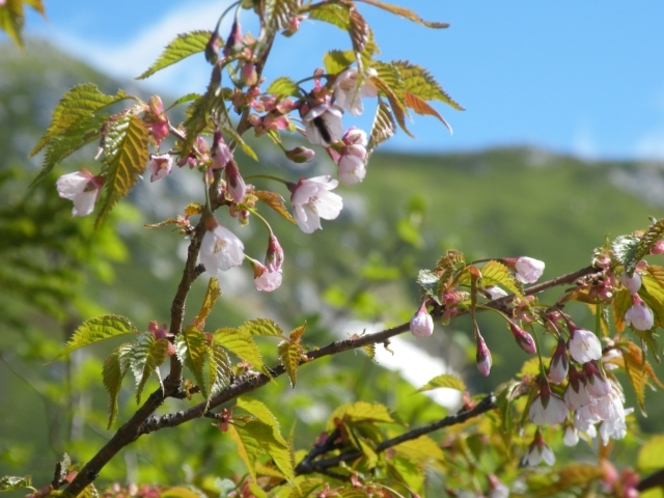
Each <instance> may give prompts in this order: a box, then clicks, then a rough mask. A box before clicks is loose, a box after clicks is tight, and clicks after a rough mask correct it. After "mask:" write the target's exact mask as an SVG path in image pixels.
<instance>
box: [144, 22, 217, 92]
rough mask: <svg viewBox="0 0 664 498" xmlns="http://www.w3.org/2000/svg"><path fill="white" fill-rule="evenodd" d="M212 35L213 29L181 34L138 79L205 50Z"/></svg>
mask: <svg viewBox="0 0 664 498" xmlns="http://www.w3.org/2000/svg"><path fill="white" fill-rule="evenodd" d="M211 36H212V32H211V31H202V30H197V31H191V32H189V33H183V34H179V35H178V36H177V37H176V38H175V39H174V40H173V41H172V42H170V43H169V44H168V45H167V46H166V48H165V49H164V51H163V52H162V53H161V55H160V56H159V57H158V58H157V60H156V61H155V62H154V64H152V66H150V68H149V69H148V70H146V71H145V72H144V73H143V74H141V75H140V76H138V77H137V78H136V79H137V80H143V79H145V78H147V77H149V76H151V75H153V74H154V73H156V72H157V71H159V70H160V69H164V68H165V67H168V66H170V65H171V64H175V63H176V62H179V61H181V60H182V59H185V58H187V57H189V56H190V55H194V54H197V53H199V52H203V51H204V50H205V46H206V45H207V43H208V41H209V40H210V37H211Z"/></svg>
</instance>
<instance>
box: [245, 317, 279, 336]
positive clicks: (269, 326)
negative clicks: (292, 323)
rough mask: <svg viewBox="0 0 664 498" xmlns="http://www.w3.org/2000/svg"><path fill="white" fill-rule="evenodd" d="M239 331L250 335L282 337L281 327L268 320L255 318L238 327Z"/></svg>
mask: <svg viewBox="0 0 664 498" xmlns="http://www.w3.org/2000/svg"><path fill="white" fill-rule="evenodd" d="M239 330H240V331H242V332H246V333H248V334H250V335H267V336H283V333H284V332H283V330H281V327H279V325H277V324H276V323H274V322H273V321H272V320H270V319H269V318H255V319H253V320H248V321H246V322H244V323H243V324H242V325H240V327H239Z"/></svg>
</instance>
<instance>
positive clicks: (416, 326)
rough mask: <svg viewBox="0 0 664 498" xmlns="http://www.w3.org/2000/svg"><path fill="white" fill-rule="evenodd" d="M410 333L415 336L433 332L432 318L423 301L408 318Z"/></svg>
mask: <svg viewBox="0 0 664 498" xmlns="http://www.w3.org/2000/svg"><path fill="white" fill-rule="evenodd" d="M410 333H411V334H413V335H414V336H415V337H429V336H430V335H431V334H433V318H432V317H431V315H430V314H429V312H428V311H427V308H426V306H425V304H424V303H422V306H420V309H418V310H417V313H415V314H414V315H413V317H412V318H411V319H410Z"/></svg>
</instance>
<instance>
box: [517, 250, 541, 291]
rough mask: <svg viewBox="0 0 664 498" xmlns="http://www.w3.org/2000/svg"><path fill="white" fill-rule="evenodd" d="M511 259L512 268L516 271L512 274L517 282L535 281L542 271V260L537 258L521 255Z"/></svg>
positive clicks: (530, 282) (531, 282) (527, 282)
mask: <svg viewBox="0 0 664 498" xmlns="http://www.w3.org/2000/svg"><path fill="white" fill-rule="evenodd" d="M513 261H514V263H513V265H514V266H513V268H514V271H515V272H516V273H515V275H514V276H515V277H516V279H517V280H518V281H519V282H522V283H524V284H533V283H535V282H537V280H538V279H539V278H540V277H541V276H542V273H544V266H545V265H544V262H543V261H540V260H538V259H534V258H529V257H528V256H521V257H519V258H516V259H515V260H513Z"/></svg>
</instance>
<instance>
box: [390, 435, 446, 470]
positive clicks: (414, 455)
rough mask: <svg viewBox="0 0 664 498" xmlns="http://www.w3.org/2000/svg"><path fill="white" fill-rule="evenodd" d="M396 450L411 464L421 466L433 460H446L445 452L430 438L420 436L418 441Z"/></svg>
mask: <svg viewBox="0 0 664 498" xmlns="http://www.w3.org/2000/svg"><path fill="white" fill-rule="evenodd" d="M394 450H395V451H396V452H397V454H400V455H402V456H404V457H405V458H407V459H408V460H410V461H411V462H415V463H419V464H426V463H427V462H429V461H430V460H431V459H435V460H439V461H443V460H445V454H444V453H443V450H442V449H441V447H440V446H439V445H438V444H437V443H436V442H435V441H434V440H433V439H431V438H430V437H429V436H420V437H418V438H417V439H411V440H409V441H405V442H403V443H400V444H398V445H397V446H395V447H394Z"/></svg>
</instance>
